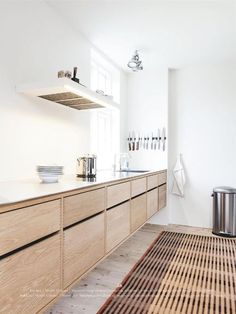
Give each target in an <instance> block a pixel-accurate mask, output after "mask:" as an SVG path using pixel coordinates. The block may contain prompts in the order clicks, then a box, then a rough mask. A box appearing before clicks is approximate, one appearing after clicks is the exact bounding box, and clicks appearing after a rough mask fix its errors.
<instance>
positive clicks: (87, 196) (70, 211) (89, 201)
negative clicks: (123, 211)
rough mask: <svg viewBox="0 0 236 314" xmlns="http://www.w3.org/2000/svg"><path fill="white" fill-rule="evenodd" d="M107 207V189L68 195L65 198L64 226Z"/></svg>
mask: <svg viewBox="0 0 236 314" xmlns="http://www.w3.org/2000/svg"><path fill="white" fill-rule="evenodd" d="M104 209H105V189H104V188H102V189H97V190H93V191H89V192H85V193H80V194H76V195H72V196H67V197H65V199H64V227H67V226H69V225H72V224H73V223H76V222H78V221H80V220H83V219H85V218H87V217H90V216H93V215H95V214H97V213H99V212H102V211H103V210H104Z"/></svg>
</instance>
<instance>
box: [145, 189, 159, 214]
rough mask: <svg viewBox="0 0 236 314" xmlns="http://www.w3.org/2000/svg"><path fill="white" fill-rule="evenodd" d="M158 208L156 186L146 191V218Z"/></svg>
mask: <svg viewBox="0 0 236 314" xmlns="http://www.w3.org/2000/svg"><path fill="white" fill-rule="evenodd" d="M157 210H158V188H156V189H154V190H151V191H149V192H147V218H150V217H151V216H152V215H154V214H155V213H156V212H157Z"/></svg>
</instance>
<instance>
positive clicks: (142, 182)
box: [131, 177, 147, 197]
mask: <svg viewBox="0 0 236 314" xmlns="http://www.w3.org/2000/svg"><path fill="white" fill-rule="evenodd" d="M146 189H147V182H146V177H145V178H140V179H136V180H132V181H131V196H132V197H134V196H137V195H139V194H142V193H144V192H146Z"/></svg>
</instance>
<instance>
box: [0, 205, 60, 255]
mask: <svg viewBox="0 0 236 314" xmlns="http://www.w3.org/2000/svg"><path fill="white" fill-rule="evenodd" d="M60 204H61V203H60V200H55V201H50V202H45V203H41V204H37V205H33V206H29V207H25V208H21V209H17V210H13V211H10V212H6V213H3V214H0V239H1V240H0V242H1V244H0V255H4V254H6V253H8V252H11V251H13V250H15V249H17V248H19V247H21V246H24V245H26V244H28V243H30V242H33V241H35V240H38V239H40V238H43V237H45V236H47V235H49V234H51V233H54V232H55V231H58V230H59V229H60Z"/></svg>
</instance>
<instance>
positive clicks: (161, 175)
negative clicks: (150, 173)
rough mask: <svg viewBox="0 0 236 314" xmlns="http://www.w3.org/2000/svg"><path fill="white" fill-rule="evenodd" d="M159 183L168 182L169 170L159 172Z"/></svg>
mask: <svg viewBox="0 0 236 314" xmlns="http://www.w3.org/2000/svg"><path fill="white" fill-rule="evenodd" d="M158 180H159V185H161V184H164V183H166V182H167V171H166V170H165V171H163V172H160V173H159V174H158Z"/></svg>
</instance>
